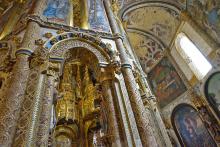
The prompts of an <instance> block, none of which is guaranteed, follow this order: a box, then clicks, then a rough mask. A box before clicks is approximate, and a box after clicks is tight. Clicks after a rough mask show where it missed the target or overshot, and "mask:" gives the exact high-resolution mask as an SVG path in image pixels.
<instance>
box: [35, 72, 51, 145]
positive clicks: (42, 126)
mask: <svg viewBox="0 0 220 147" xmlns="http://www.w3.org/2000/svg"><path fill="white" fill-rule="evenodd" d="M46 86H47V87H46V90H45V95H44V97H43V100H42V108H41V109H42V110H41V115H40V122H39V129H38V133H37V141H36V144H37V146H41V147H47V146H48V137H49V127H50V120H51V109H52V104H53V94H54V77H53V76H51V75H49V76H48V78H47V85H46Z"/></svg>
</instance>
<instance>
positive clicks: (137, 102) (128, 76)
mask: <svg viewBox="0 0 220 147" xmlns="http://www.w3.org/2000/svg"><path fill="white" fill-rule="evenodd" d="M104 4H105V9H106V12H107V16H108V19H109V22H110V25H111V28H112V31H113V33H115V34H118V33H120V31H119V30H118V25H117V22H116V20H115V18H114V14H113V12H112V10H111V5H110V3H109V1H104ZM115 42H116V46H117V48H118V51H119V53H120V59H121V62H122V74H123V76H124V79H125V84H126V88H127V91H128V95H129V98H130V102H131V107H132V109H133V112H135V120H136V123H137V127H138V131H139V134H140V138H141V141H142V145H143V146H145V147H147V146H151V147H154V146H158V143H157V142H156V138H155V136H154V132H153V131H152V129H151V127H152V126H150V122H149V118H148V115H147V113H146V111H145V107H144V104H143V102H142V99H141V96H140V93H139V90H138V88H137V83H136V81H135V78H134V75H133V72H132V69H131V67H130V66H131V65H130V64H129V62H128V55H127V53H126V51H125V48H124V45H123V42H122V40H121V39H120V38H118V39H116V40H115ZM131 125H132V124H131Z"/></svg>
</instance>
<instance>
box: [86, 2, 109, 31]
mask: <svg viewBox="0 0 220 147" xmlns="http://www.w3.org/2000/svg"><path fill="white" fill-rule="evenodd" d="M89 24H90V29H96V30H99V31H105V32H110V27H109V23H108V19H107V16H106V13H105V9H104V5H103V3H102V0H89Z"/></svg>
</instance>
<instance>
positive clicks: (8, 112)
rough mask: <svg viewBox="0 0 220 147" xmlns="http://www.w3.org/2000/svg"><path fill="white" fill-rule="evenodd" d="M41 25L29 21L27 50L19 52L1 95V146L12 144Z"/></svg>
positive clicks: (26, 37)
mask: <svg viewBox="0 0 220 147" xmlns="http://www.w3.org/2000/svg"><path fill="white" fill-rule="evenodd" d="M39 30H40V26H39V25H38V24H37V23H35V22H29V23H28V26H27V29H26V33H25V35H24V39H23V41H22V44H21V48H22V49H25V50H26V51H28V53H27V52H25V53H19V52H18V54H17V59H16V64H15V65H14V67H13V70H12V75H11V77H10V79H9V80H8V82H7V85H9V86H8V89H6V90H5V91H3V92H2V93H1V95H0V97H2V98H3V99H4V100H3V101H2V103H1V104H0V111H1V112H2V113H0V146H4V147H7V146H11V145H12V141H13V140H12V139H13V138H14V135H15V130H16V123H17V120H18V118H19V114H20V108H21V104H22V103H23V100H24V93H25V90H26V84H27V79H28V76H29V72H30V71H29V60H28V58H29V55H28V54H31V52H33V49H34V48H35V46H34V45H35V42H34V41H35V39H38V38H39V32H40V31H39Z"/></svg>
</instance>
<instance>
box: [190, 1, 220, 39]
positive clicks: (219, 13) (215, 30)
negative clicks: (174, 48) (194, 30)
mask: <svg viewBox="0 0 220 147" xmlns="http://www.w3.org/2000/svg"><path fill="white" fill-rule="evenodd" d="M187 11H188V12H189V13H190V14H191V16H192V17H193V18H196V22H197V23H198V24H199V25H200V26H201V27H203V28H205V31H207V33H208V34H210V35H211V36H212V37H213V38H215V39H216V40H217V41H218V42H220V1H219V0H187Z"/></svg>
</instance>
